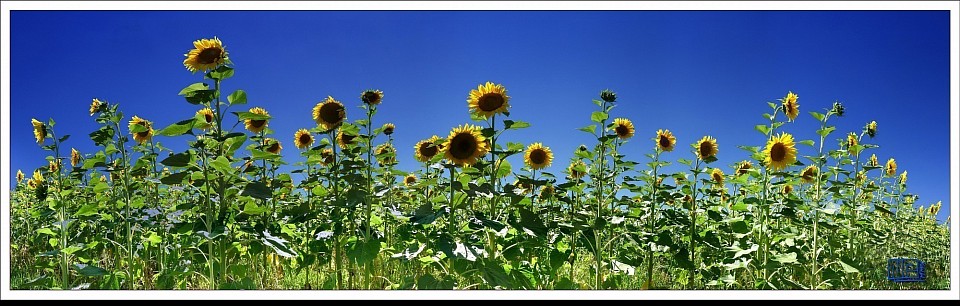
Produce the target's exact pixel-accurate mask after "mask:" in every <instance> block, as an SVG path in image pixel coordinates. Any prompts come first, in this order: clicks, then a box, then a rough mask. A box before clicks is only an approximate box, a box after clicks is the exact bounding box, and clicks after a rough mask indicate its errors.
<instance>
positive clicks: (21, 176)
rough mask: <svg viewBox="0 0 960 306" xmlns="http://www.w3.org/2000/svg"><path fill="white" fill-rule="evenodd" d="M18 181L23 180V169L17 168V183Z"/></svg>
mask: <svg viewBox="0 0 960 306" xmlns="http://www.w3.org/2000/svg"><path fill="white" fill-rule="evenodd" d="M20 182H23V171H20V169H17V185H19V184H20Z"/></svg>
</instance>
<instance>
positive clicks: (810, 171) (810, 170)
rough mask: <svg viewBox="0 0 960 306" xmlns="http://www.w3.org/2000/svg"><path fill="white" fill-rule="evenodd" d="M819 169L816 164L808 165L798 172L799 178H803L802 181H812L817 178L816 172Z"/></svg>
mask: <svg viewBox="0 0 960 306" xmlns="http://www.w3.org/2000/svg"><path fill="white" fill-rule="evenodd" d="M819 171H820V170H819V169H817V166H814V165H809V166H807V167H806V168H804V169H803V172H801V173H800V179H801V180H803V182H804V183H808V184H809V183H813V182H815V181H816V180H817V173H818V172H819Z"/></svg>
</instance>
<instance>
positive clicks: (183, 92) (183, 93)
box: [177, 83, 210, 96]
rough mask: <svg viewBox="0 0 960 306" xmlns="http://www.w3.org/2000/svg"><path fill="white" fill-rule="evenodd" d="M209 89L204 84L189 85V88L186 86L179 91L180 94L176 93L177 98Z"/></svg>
mask: <svg viewBox="0 0 960 306" xmlns="http://www.w3.org/2000/svg"><path fill="white" fill-rule="evenodd" d="M209 88H210V87H209V86H207V84H204V83H193V84H190V86H187V87H185V88H183V89H182V90H180V93H178V94H177V95H178V96H190V95H193V94H194V93H196V92H197V91H203V90H207V89H209Z"/></svg>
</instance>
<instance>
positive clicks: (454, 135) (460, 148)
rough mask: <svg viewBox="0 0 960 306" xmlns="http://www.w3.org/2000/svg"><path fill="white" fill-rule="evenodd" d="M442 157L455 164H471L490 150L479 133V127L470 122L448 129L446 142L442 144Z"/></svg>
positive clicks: (485, 140) (484, 138)
mask: <svg viewBox="0 0 960 306" xmlns="http://www.w3.org/2000/svg"><path fill="white" fill-rule="evenodd" d="M443 150H444V157H445V158H446V159H447V160H448V161H450V162H451V163H453V164H455V165H457V166H461V167H462V166H464V165H468V166H473V164H475V163H477V159H479V158H480V157H481V156H483V155H484V154H487V151H489V150H490V148H489V146H488V144H487V139H486V137H483V135H481V134H480V127H479V126H474V125H470V124H466V125H461V126H458V127H456V128H454V129H453V130H452V131H450V135H449V136H447V142H445V143H444V144H443Z"/></svg>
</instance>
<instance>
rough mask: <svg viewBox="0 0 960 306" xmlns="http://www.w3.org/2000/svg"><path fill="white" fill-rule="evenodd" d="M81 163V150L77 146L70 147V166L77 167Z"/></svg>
mask: <svg viewBox="0 0 960 306" xmlns="http://www.w3.org/2000/svg"><path fill="white" fill-rule="evenodd" d="M79 163H80V151H77V149H75V148H71V149H70V166H71V167H74V168H76V167H77V164H79Z"/></svg>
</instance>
